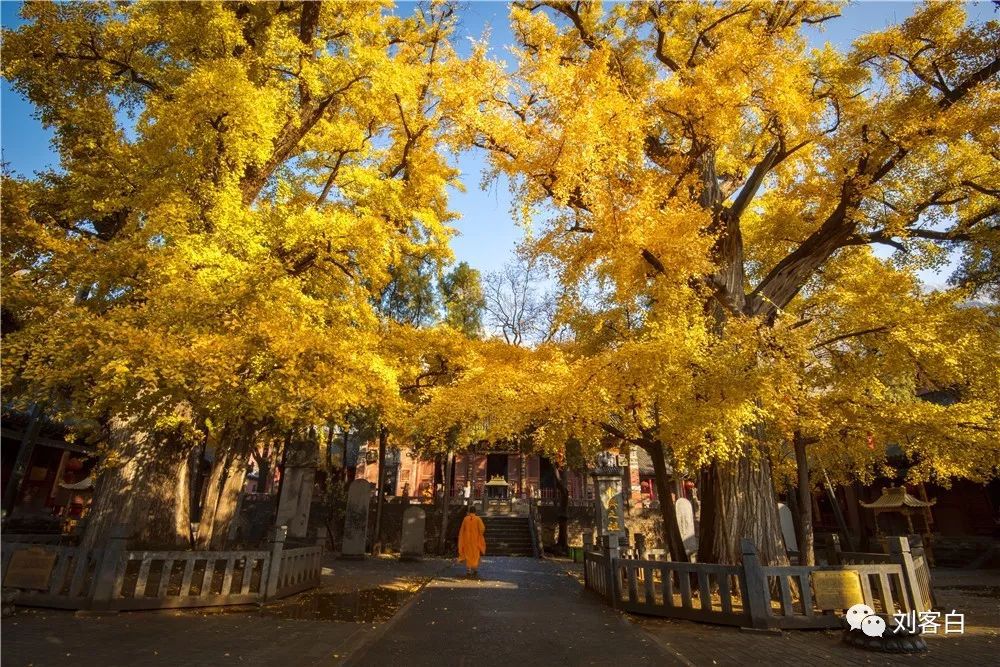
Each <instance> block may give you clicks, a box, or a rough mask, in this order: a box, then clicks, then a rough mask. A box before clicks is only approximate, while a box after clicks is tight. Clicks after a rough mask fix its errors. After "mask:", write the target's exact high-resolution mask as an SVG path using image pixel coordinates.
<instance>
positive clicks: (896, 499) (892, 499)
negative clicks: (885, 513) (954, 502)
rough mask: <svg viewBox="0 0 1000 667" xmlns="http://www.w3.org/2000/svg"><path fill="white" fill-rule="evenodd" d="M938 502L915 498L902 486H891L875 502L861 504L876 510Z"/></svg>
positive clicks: (922, 505) (903, 508) (913, 507)
mask: <svg viewBox="0 0 1000 667" xmlns="http://www.w3.org/2000/svg"><path fill="white" fill-rule="evenodd" d="M936 502H937V500H930V501H923V500H920V499H919V498H914V497H913V496H911V495H910V494H909V493H907V492H906V489H905V488H904V487H902V486H890V487H889V488H887V489H885V490H884V491H882V495H881V496H879V497H878V498H877V499H876V500H875V501H874V502H871V503H866V502H862V503H861V506H862V507H867V508H868V509H875V510H905V509H923V508H925V507H931V506H933V505H934V503H936Z"/></svg>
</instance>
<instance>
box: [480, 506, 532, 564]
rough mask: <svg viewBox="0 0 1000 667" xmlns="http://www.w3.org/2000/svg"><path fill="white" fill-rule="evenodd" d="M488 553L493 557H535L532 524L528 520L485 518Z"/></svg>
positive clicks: (519, 518)
mask: <svg viewBox="0 0 1000 667" xmlns="http://www.w3.org/2000/svg"><path fill="white" fill-rule="evenodd" d="M483 523H485V524H486V553H487V554H489V555H492V556H534V555H535V552H534V547H533V546H532V544H531V524H530V522H529V521H528V519H527V518H524V517H513V516H484V517H483Z"/></svg>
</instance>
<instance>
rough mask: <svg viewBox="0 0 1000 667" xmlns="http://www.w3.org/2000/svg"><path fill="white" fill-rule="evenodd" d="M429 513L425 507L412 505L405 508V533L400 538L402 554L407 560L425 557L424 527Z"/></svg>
mask: <svg viewBox="0 0 1000 667" xmlns="http://www.w3.org/2000/svg"><path fill="white" fill-rule="evenodd" d="M426 523H427V513H426V512H424V508H423V507H418V506H417V505H410V506H409V507H407V508H406V509H405V510H403V534H402V537H401V538H400V548H399V551H400V556H401V557H402V558H403V559H405V560H420V559H421V558H423V557H424V527H425V525H426Z"/></svg>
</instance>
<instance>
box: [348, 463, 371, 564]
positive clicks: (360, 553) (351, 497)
mask: <svg viewBox="0 0 1000 667" xmlns="http://www.w3.org/2000/svg"><path fill="white" fill-rule="evenodd" d="M371 497H372V485H371V484H370V483H369V482H368V481H367V480H364V479H356V480H354V481H353V482H351V486H350V487H349V488H348V489H347V511H346V512H345V513H344V543H343V547H342V548H341V555H343V556H345V557H347V558H362V557H364V555H365V547H366V545H367V542H368V503H369V502H370V501H371Z"/></svg>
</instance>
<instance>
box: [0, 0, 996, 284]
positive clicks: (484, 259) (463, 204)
mask: <svg viewBox="0 0 1000 667" xmlns="http://www.w3.org/2000/svg"><path fill="white" fill-rule="evenodd" d="M914 7H915V5H914V4H913V3H910V2H858V3H855V4H852V5H848V6H847V7H845V8H844V10H843V12H842V14H843V15H842V16H841V18H839V19H835V20H832V21H829V22H827V23H826V24H825V25H824V27H823V28H822V29H818V28H817V29H813V30H811V31H810V33H809V38H810V41H811V42H812V43H813V45H815V46H817V47H818V46H822V45H823V43H824V42H830V43H832V44H834V45H835V46H837V47H840V48H847V47H848V46H849V45H850V43H851V42H852V41H853V40H854V39H856V38H857V37H859V36H860V35H863V34H865V33H866V32H871V31H873V30H878V29H880V28H883V27H884V26H886V25H890V24H893V23H898V22H900V21H902V20H904V19H905V18H906V17H907V16H909V15H910V14H912V13H913V10H914ZM19 9H20V3H19V2H7V1H3V2H0V16H2V22H3V26H4V27H5V28H9V27H16V26H17V25H18V24H19V23H20V18H19V16H18V11H19ZM967 11H968V12H969V14H970V16H971V17H972V18H973V20H977V21H985V20H987V19H988V18H990V17H993V16H996V13H995V10H994V8H993V6H992V5H991V3H989V2H978V3H969V4H968V5H967ZM459 15H460V23H459V30H458V35H457V36H456V39H455V43H456V47H457V48H458V49H459V50H460V51H463V52H465V51H467V49H468V45H469V43H470V40H471V39H474V38H475V39H478V38H479V37H481V36H482V35H483V34H484V32H486V31H487V30H489V33H490V45H491V49H492V51H493V53H494V55H496V56H498V57H503V56H506V55H507V51H506V49H505V46H506V45H507V44H510V43H511V41H512V38H511V33H510V29H509V25H508V21H507V4H506V3H503V2H465V3H462V4H461V5H460V9H459ZM50 138H51V134H50V133H49V132H47V131H46V130H44V129H43V128H42V127H41V125H40V123H39V122H38V120H37V119H35V118H34V117H33V108H32V106H31V104H30V103H29V102H27V101H26V100H24V99H23V98H21V97H20V96H19V95H17V94H16V93H14V92H12V91H11V89H10V86H9V85H8V84H7V82H6V81H3V82H2V85H0V143H2V148H3V160H4V161H5V162H7V163H8V164H9V165H10V167H11V168H12V169H13V170H14V171H15V172H18V173H21V174H26V175H30V174H33V173H34V172H36V171H38V170H42V169H44V168H46V167H48V166H55V159H56V158H55V155H54V154H53V152H52V150H51V148H50V145H49V141H50ZM457 165H458V167H459V169H460V170H461V172H462V174H463V180H464V182H465V183H466V187H467V190H466V192H464V193H462V192H458V191H453V192H452V205H453V208H454V209H455V210H456V211H458V212H459V213H460V214H461V216H462V218H461V220H459V222H458V223H457V228H458V231H459V235H458V236H457V237H456V238H455V240H454V243H453V247H454V250H455V256H456V259H458V260H464V261H467V262H469V264H471V265H472V266H474V267H475V268H478V269H480V270H481V271H484V272H485V271H493V270H497V269H499V268H500V267H501V266H502V265H503V264H504V262H506V261H508V259H509V258H510V255H511V252H512V251H513V250H514V248H515V246H516V244H517V242H518V240H519V239H520V238H521V230H520V229H519V228H518V227H517V226H516V225H515V224H514V223H513V222H512V220H511V216H510V204H511V200H510V195H509V192H508V188H507V184H506V183H504V182H495V183H493V184H492V185H491V186H490V187H489V188H488V189H487V190H483V189H481V188H480V187H479V184H480V181H481V176H482V173H483V169H484V166H485V160H484V156H483V154H482V152H481V151H478V150H476V151H468V152H466V153H463V154H462V155H460V156H458V157H457ZM945 277H946V276H944V275H942V276H940V277H937V276H932V275H926V276H924V279H925V281H926V282H928V283H930V284H932V285H933V284H940V283H943V279H944V278H945Z"/></svg>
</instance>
